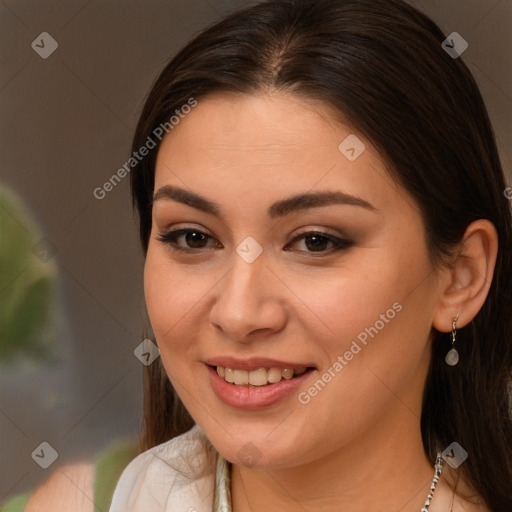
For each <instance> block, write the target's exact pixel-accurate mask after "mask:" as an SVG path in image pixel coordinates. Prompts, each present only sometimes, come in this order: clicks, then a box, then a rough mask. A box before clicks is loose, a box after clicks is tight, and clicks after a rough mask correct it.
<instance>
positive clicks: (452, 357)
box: [444, 315, 459, 366]
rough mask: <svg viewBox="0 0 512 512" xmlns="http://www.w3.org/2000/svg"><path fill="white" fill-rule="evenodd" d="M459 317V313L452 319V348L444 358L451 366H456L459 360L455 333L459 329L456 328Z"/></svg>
mask: <svg viewBox="0 0 512 512" xmlns="http://www.w3.org/2000/svg"><path fill="white" fill-rule="evenodd" d="M458 319H459V315H457V316H456V317H455V318H454V319H453V320H452V348H451V349H450V350H449V352H448V354H446V357H445V358H444V361H445V363H446V364H448V365H450V366H455V365H456V364H457V363H458V362H459V353H458V352H457V349H456V348H455V334H456V333H457V330H456V329H455V323H456V322H457V320H458Z"/></svg>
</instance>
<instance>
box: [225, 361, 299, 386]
mask: <svg viewBox="0 0 512 512" xmlns="http://www.w3.org/2000/svg"><path fill="white" fill-rule="evenodd" d="M306 370H307V368H306V367H304V366H303V367H301V368H298V369H297V370H293V369H292V368H277V367H272V368H268V369H267V368H258V369H257V370H252V371H248V370H235V369H233V368H223V367H222V366H217V374H218V375H219V376H220V377H222V378H224V380H225V381H226V382H229V383H230V384H236V385H237V386H247V385H251V386H265V385H267V384H268V383H270V384H275V383H277V382H280V381H281V379H283V378H284V379H286V380H290V379H291V378H293V377H294V376H299V375H303V374H304V373H305V372H306Z"/></svg>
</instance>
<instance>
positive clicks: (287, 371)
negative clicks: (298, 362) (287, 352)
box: [283, 368, 293, 380]
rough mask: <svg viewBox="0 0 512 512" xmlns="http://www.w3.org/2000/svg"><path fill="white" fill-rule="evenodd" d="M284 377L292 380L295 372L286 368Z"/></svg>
mask: <svg viewBox="0 0 512 512" xmlns="http://www.w3.org/2000/svg"><path fill="white" fill-rule="evenodd" d="M283 377H284V378H285V379H287V380H290V379H291V378H292V377H293V370H292V369H291V368H285V369H284V370H283Z"/></svg>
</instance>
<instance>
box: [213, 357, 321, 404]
mask: <svg viewBox="0 0 512 512" xmlns="http://www.w3.org/2000/svg"><path fill="white" fill-rule="evenodd" d="M216 366H223V367H227V368H236V369H238V370H257V369H258V368H270V367H275V368H293V369H296V368H301V367H304V366H307V367H308V369H307V371H306V372H305V373H303V374H302V375H299V376H296V377H294V378H293V379H290V380H281V381H279V382H276V383H275V384H267V385H265V386H257V387H256V386H255V387H253V386H237V385H235V384H230V383H228V382H226V381H225V380H224V379H223V378H222V377H219V375H218V374H217V370H216ZM312 366H313V365H305V364H296V363H283V362H282V361H275V360H272V359H251V360H246V361H240V360H236V359H232V358H219V359H215V361H213V360H211V361H208V363H207V366H206V369H207V370H208V375H209V378H210V382H211V385H212V388H213V391H214V393H215V394H216V395H217V396H218V397H219V398H220V399H221V400H222V401H223V402H224V403H225V404H227V405H230V406H231V407H236V408H239V409H260V408H262V407H268V406H270V405H273V404H275V403H277V402H279V401H281V400H284V399H285V398H287V397H288V396H290V395H291V394H292V393H294V392H297V390H298V388H299V387H300V386H301V385H302V383H303V382H304V381H305V380H306V379H308V378H309V377H310V375H311V374H312V372H313V371H315V369H314V368H312Z"/></svg>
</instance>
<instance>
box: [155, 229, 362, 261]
mask: <svg viewBox="0 0 512 512" xmlns="http://www.w3.org/2000/svg"><path fill="white" fill-rule="evenodd" d="M189 233H196V234H199V235H203V236H205V237H207V238H212V237H211V236H210V235H207V234H206V233H203V232H202V231H199V230H197V229H190V228H188V229H187V228H184V229H175V230H172V231H169V232H167V233H159V235H158V237H157V240H158V241H159V242H161V243H163V244H166V245H168V246H169V247H170V248H171V249H172V250H173V251H181V252H186V253H192V252H198V251H200V250H202V249H211V248H212V247H214V246H207V247H200V248H197V249H194V248H192V247H188V248H185V247H182V246H179V245H178V244H177V243H176V241H177V239H178V238H180V237H181V236H183V235H187V234H189ZM311 236H317V237H319V238H324V239H326V240H328V241H330V242H332V243H333V244H334V245H335V247H332V248H331V249H327V250H325V251H304V250H299V252H306V253H308V254H313V255H315V254H320V255H324V254H332V253H334V252H338V251H342V250H344V249H345V250H346V249H348V248H349V247H351V246H352V245H353V242H352V241H351V240H346V239H342V238H338V237H336V236H333V235H331V234H329V233H323V232H321V231H306V232H303V233H300V234H299V235H297V236H296V237H295V238H294V239H293V240H292V241H291V242H290V244H293V243H295V242H297V241H298V240H301V239H306V238H308V237H311Z"/></svg>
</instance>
